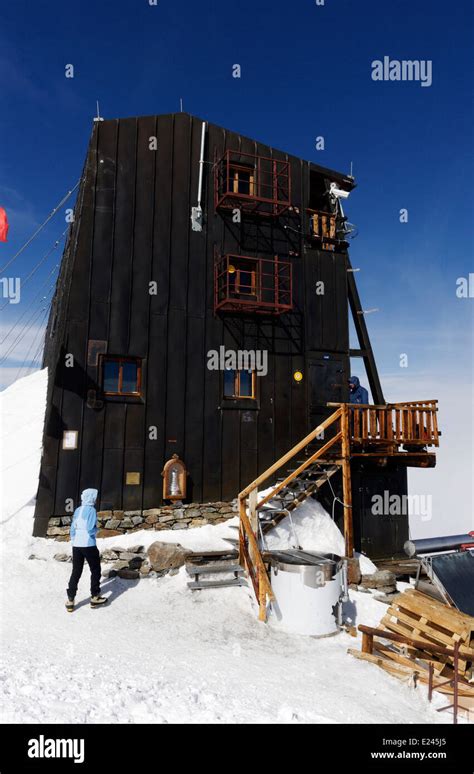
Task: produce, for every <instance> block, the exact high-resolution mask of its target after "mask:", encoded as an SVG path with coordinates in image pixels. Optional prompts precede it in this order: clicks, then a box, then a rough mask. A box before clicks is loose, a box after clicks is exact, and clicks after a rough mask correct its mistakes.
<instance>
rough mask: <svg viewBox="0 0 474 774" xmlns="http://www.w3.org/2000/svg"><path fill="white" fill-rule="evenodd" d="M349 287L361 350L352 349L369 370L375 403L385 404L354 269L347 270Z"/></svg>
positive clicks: (368, 376)
mask: <svg viewBox="0 0 474 774" xmlns="http://www.w3.org/2000/svg"><path fill="white" fill-rule="evenodd" d="M347 263H348V268H349V269H352V265H351V262H350V260H349V258H348V259H347ZM347 288H348V297H349V305H350V308H351V312H352V319H353V320H354V326H355V329H356V333H357V338H358V341H359V347H360V350H352V351H353V352H354V354H355V353H357V354H355V357H362V358H363V360H364V365H365V370H366V371H367V378H368V380H369V385H370V390H371V392H372V397H373V399H374V403H379V404H384V403H385V398H384V396H383V392H382V385H381V384H380V379H379V374H378V371H377V366H376V364H375V358H374V353H373V351H372V345H371V343H370V338H369V332H368V330H367V325H366V324H365V318H364V315H363V314H362V306H361V303H360V297H359V291H358V290H357V285H356V281H355V278H354V273H353V272H352V271H348V272H347Z"/></svg>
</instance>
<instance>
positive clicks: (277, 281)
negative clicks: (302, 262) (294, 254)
mask: <svg viewBox="0 0 474 774" xmlns="http://www.w3.org/2000/svg"><path fill="white" fill-rule="evenodd" d="M292 308H293V301H292V266H291V263H288V262H287V261H280V260H279V259H278V256H275V257H274V258H253V257H251V256H248V255H222V256H216V260H215V264H214V310H215V311H216V312H217V311H224V312H248V313H261V314H282V313H283V312H289V311H291V309H292Z"/></svg>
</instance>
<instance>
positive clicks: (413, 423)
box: [328, 400, 440, 456]
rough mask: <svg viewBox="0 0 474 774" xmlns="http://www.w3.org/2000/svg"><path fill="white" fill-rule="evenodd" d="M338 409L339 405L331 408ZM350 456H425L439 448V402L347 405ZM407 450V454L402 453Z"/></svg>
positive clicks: (332, 405) (333, 405)
mask: <svg viewBox="0 0 474 774" xmlns="http://www.w3.org/2000/svg"><path fill="white" fill-rule="evenodd" d="M328 405H329V406H331V407H338V406H340V405H341V404H339V403H330V404H328ZM348 408H349V420H350V422H349V430H350V445H351V456H358V455H359V454H360V455H362V454H364V455H367V454H369V453H372V454H373V455H374V456H380V454H381V453H382V452H384V453H386V454H391V455H393V454H405V453H406V452H409V453H410V454H411V455H414V454H415V455H416V454H426V453H427V451H428V447H432V446H434V447H437V446H439V436H440V432H439V429H438V419H437V412H438V402H437V401H436V400H430V401H413V402H407V403H390V404H386V405H383V406H373V405H359V404H352V403H349V404H348ZM402 447H404V450H405V451H402Z"/></svg>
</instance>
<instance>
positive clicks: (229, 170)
mask: <svg viewBox="0 0 474 774" xmlns="http://www.w3.org/2000/svg"><path fill="white" fill-rule="evenodd" d="M214 202H215V207H216V209H219V208H221V209H234V208H236V209H241V210H244V211H245V212H250V213H253V214H257V215H262V216H270V217H277V216H278V215H281V214H282V213H283V212H285V210H287V209H288V208H289V207H290V206H291V172H290V164H289V162H288V161H282V160H280V159H272V158H269V157H266V156H256V155H254V154H252V153H241V152H240V151H232V150H227V151H226V152H225V153H224V155H223V156H222V158H221V159H219V160H216V162H215V164H214Z"/></svg>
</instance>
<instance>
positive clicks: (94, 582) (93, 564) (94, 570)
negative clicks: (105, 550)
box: [67, 546, 100, 599]
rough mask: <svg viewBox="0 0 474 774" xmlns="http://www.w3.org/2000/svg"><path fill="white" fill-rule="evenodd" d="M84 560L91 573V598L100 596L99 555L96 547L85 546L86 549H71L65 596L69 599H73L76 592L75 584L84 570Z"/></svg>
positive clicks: (74, 547)
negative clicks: (70, 568)
mask: <svg viewBox="0 0 474 774" xmlns="http://www.w3.org/2000/svg"><path fill="white" fill-rule="evenodd" d="M84 559H85V560H86V561H87V564H88V565H89V568H90V571H91V596H92V597H98V596H99V595H100V553H99V549H98V548H97V546H87V548H78V547H76V546H73V549H72V573H71V577H70V579H69V586H68V588H67V595H68V598H69V599H74V597H75V596H76V592H77V584H78V583H79V579H80V577H81V575H82V570H83V569H84Z"/></svg>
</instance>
